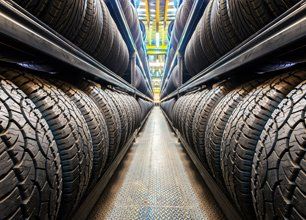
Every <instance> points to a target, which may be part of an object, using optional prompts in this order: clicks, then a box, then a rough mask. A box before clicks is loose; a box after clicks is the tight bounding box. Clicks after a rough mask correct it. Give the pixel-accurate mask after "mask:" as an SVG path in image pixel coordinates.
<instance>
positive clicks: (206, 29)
mask: <svg viewBox="0 0 306 220" xmlns="http://www.w3.org/2000/svg"><path fill="white" fill-rule="evenodd" d="M213 2H214V1H210V2H209V3H208V5H207V8H206V10H205V12H204V15H203V17H202V18H201V20H200V21H199V23H200V24H199V30H198V31H199V32H200V42H201V47H202V51H203V53H204V54H205V57H206V58H207V59H208V63H207V65H209V64H211V63H213V62H215V61H216V60H217V59H219V58H220V57H221V56H222V53H221V52H220V51H219V50H218V48H217V46H216V42H215V41H214V37H213V34H212V27H211V17H212V14H211V13H212V6H213ZM199 49H200V48H199Z"/></svg>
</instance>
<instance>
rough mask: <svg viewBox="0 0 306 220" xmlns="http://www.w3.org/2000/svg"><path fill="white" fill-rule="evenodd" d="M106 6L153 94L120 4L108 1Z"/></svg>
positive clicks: (114, 0) (111, 0)
mask: <svg viewBox="0 0 306 220" xmlns="http://www.w3.org/2000/svg"><path fill="white" fill-rule="evenodd" d="M107 4H108V5H109V6H110V7H109V8H110V9H111V13H112V15H113V18H114V19H115V21H116V24H117V26H118V27H119V30H120V32H121V34H122V36H123V38H124V39H125V41H126V42H127V45H129V50H130V52H131V53H130V54H131V55H133V54H134V55H135V56H136V59H137V62H139V67H140V69H141V72H142V75H143V77H144V78H145V80H146V84H147V86H148V87H149V88H150V90H151V92H152V93H153V90H152V85H151V83H150V81H149V79H148V77H147V75H146V74H145V70H144V67H143V65H144V64H143V63H142V61H141V59H140V56H139V53H138V50H137V47H136V45H135V42H134V40H133V37H132V34H131V31H130V28H129V27H128V25H127V21H126V19H125V16H124V13H123V11H122V8H121V5H120V2H119V1H118V0H110V1H107Z"/></svg>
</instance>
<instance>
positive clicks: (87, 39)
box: [74, 0, 103, 54]
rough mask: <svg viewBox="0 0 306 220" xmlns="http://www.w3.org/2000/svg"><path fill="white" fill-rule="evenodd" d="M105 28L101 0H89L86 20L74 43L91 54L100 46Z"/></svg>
mask: <svg viewBox="0 0 306 220" xmlns="http://www.w3.org/2000/svg"><path fill="white" fill-rule="evenodd" d="M102 28H103V15H102V7H101V3H100V1H99V0H87V8H86V13H85V17H84V22H83V23H82V25H81V28H80V31H79V33H78V35H77V36H76V38H75V40H74V43H75V44H76V45H77V46H79V47H80V48H82V49H83V50H84V51H86V52H87V53H89V54H93V53H94V51H95V49H96V47H97V46H98V43H99V40H100V38H101V34H102Z"/></svg>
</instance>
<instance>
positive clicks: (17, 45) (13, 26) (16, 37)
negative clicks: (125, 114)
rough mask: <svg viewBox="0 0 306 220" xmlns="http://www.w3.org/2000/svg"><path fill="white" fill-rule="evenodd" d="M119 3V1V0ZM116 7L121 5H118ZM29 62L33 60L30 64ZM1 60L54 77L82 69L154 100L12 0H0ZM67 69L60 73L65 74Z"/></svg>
mask: <svg viewBox="0 0 306 220" xmlns="http://www.w3.org/2000/svg"><path fill="white" fill-rule="evenodd" d="M116 3H117V4H119V3H118V1H116ZM116 7H119V6H118V5H117V6H116ZM118 16H119V17H120V16H121V18H120V19H121V20H123V21H124V19H125V18H124V15H123V13H122V11H120V14H119V15H118V14H117V19H118ZM118 28H119V29H120V31H122V32H128V31H129V29H128V27H127V26H126V22H124V23H120V25H118ZM129 34H130V33H129ZM125 40H126V38H125ZM126 43H127V46H128V48H129V49H130V48H135V43H134V42H133V40H132V38H130V40H128V41H126ZM41 60H42V61H41ZM29 61H30V63H28V62H29ZM140 62H141V61H140ZM0 63H2V64H9V65H10V64H13V65H17V66H20V67H23V66H25V65H32V67H33V66H34V67H35V68H38V69H39V70H40V71H41V72H46V74H49V75H50V76H52V75H51V74H50V72H51V73H52V71H55V72H57V71H60V72H61V71H63V70H67V69H71V70H74V71H76V72H82V74H83V75H85V76H88V77H89V78H94V79H95V80H97V81H99V82H101V83H102V84H103V85H107V86H110V87H112V88H113V89H116V90H118V91H123V92H126V93H129V94H130V95H133V96H134V97H135V98H142V99H145V100H147V101H150V102H152V103H153V100H152V99H151V98H150V97H148V96H146V95H144V94H143V93H141V92H140V91H138V90H137V89H136V88H135V87H133V86H132V85H131V84H129V83H128V82H127V81H125V80H124V79H122V78H121V77H119V76H117V75H116V74H115V73H114V72H112V71H111V70H109V69H108V68H106V67H105V66H104V65H102V64H101V63H99V62H98V61H96V60H95V59H94V58H92V57H91V56H89V55H88V54H86V53H85V52H83V51H82V50H81V49H79V48H78V47H76V46H75V45H73V44H72V43H71V42H69V41H68V40H66V39H65V38H63V37H62V36H61V35H59V34H57V33H56V32H55V31H54V30H52V29H51V28H49V27H48V26H46V25H45V24H43V23H42V22H41V21H39V20H38V19H36V18H35V17H34V16H32V15H31V14H30V13H28V12H26V11H25V10H23V9H22V8H21V7H19V6H18V5H17V4H15V3H14V2H12V1H11V0H4V1H0ZM55 66H56V67H55ZM64 72H65V71H63V72H61V73H60V74H63V75H65V73H64ZM147 84H148V81H147ZM151 90H152V89H151ZM149 115H150V112H149V113H148V114H147V115H146V117H145V119H144V120H143V121H142V123H141V126H140V127H139V128H138V129H136V131H135V132H134V133H133V135H132V136H131V138H130V139H129V140H128V141H127V143H126V144H125V145H124V146H123V147H122V149H121V150H120V152H119V153H118V155H117V156H116V158H115V159H114V161H113V162H112V164H111V165H110V167H109V168H108V169H107V170H106V171H105V173H104V174H103V176H102V177H101V178H100V180H99V181H98V183H97V184H96V186H95V187H94V188H93V189H92V190H91V191H90V192H89V194H88V195H87V196H86V197H85V198H84V199H83V200H82V203H81V204H80V206H79V208H78V209H77V211H76V213H74V217H75V218H76V219H81V220H82V219H84V220H85V219H86V217H87V216H88V215H89V213H90V211H91V209H92V208H93V207H94V205H95V203H96V202H97V200H98V199H99V197H100V195H101V194H102V193H103V191H104V189H105V187H106V185H107V184H108V182H109V181H110V179H111V177H112V176H113V174H114V172H115V170H116V168H117V167H118V165H119V164H120V162H121V161H122V159H123V158H124V156H125V155H126V153H127V151H128V149H129V148H130V147H131V146H132V144H133V141H134V140H135V138H136V137H137V135H138V133H139V132H140V131H141V129H142V127H143V125H144V124H145V122H146V121H147V118H148V116H149Z"/></svg>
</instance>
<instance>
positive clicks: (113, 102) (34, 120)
mask: <svg viewBox="0 0 306 220" xmlns="http://www.w3.org/2000/svg"><path fill="white" fill-rule="evenodd" d="M15 2H16V3H18V4H19V5H20V6H22V7H23V8H25V9H26V10H28V11H29V12H30V13H31V14H33V15H34V16H36V17H37V18H38V19H39V20H41V21H42V22H44V23H45V24H47V25H48V26H49V27H50V31H51V28H52V29H54V30H55V31H56V32H58V34H61V35H63V36H64V37H65V38H66V39H67V40H69V41H71V42H72V43H74V44H75V45H77V46H79V47H80V48H81V49H83V50H84V51H85V52H87V53H88V54H89V55H91V56H93V57H94V58H96V59H97V60H98V61H99V62H101V63H102V64H104V65H105V66H107V67H108V68H110V69H111V70H113V71H114V72H115V73H116V74H118V75H123V74H124V73H125V71H126V70H127V67H128V65H129V52H128V49H127V46H126V44H125V42H124V40H123V38H122V36H121V34H120V32H119V30H118V28H117V26H116V24H115V22H114V20H113V19H112V17H111V15H110V12H109V11H108V8H107V6H106V4H105V3H104V1H100V0H87V1H81V0H66V1H63V0H43V1H36V0H35V1H34V0H16V1H15ZM16 7H17V6H16ZM47 28H48V27H47ZM66 71H67V69H66ZM74 71H75V70H73V72H74ZM67 75H69V74H67V73H64V72H58V74H54V75H52V77H50V74H47V73H44V75H42V73H39V72H35V71H29V70H25V69H21V68H20V67H19V66H18V67H13V65H9V66H7V65H5V64H4V63H3V64H2V65H1V67H0V137H1V139H0V158H1V160H0V165H1V171H0V201H1V202H0V219H69V218H71V215H72V214H73V212H74V211H75V210H76V209H77V207H78V206H79V205H80V202H81V201H82V200H83V199H84V198H85V197H86V196H87V195H88V194H89V193H90V192H91V190H93V188H94V187H95V186H96V184H97V182H99V181H103V179H102V177H103V175H104V174H105V172H106V171H107V169H110V168H111V166H112V164H113V162H114V160H115V159H116V157H117V155H118V154H119V152H121V151H122V150H123V148H124V147H127V144H130V143H131V141H132V139H133V138H134V137H135V134H136V132H137V131H138V129H139V127H140V125H141V123H142V122H143V120H144V118H145V117H146V115H147V114H148V112H149V110H150V108H151V107H152V104H151V103H149V102H147V101H144V100H139V102H138V100H137V99H136V98H135V97H133V96H131V95H130V94H127V93H124V92H121V91H118V90H116V89H115V88H110V87H107V88H106V86H102V85H100V84H98V83H97V82H93V81H89V80H88V79H85V78H81V77H80V75H79V74H75V77H70V78H69V80H68V79H67V78H68V77H67ZM104 83H105V82H104ZM103 85H104V84H103Z"/></svg>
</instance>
